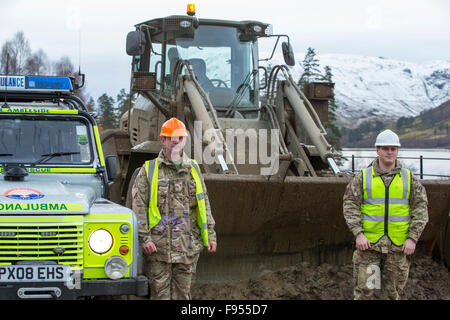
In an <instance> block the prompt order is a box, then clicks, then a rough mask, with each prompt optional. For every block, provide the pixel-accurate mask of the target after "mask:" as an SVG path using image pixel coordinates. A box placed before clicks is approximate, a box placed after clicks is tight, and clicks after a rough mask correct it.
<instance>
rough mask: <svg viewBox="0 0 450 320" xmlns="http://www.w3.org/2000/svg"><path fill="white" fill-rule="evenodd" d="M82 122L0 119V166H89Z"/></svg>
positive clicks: (85, 126)
mask: <svg viewBox="0 0 450 320" xmlns="http://www.w3.org/2000/svg"><path fill="white" fill-rule="evenodd" d="M90 145H91V143H90V135H89V133H88V126H87V124H86V123H85V122H84V121H82V120H77V119H68V120H61V119H55V118H51V117H49V118H42V117H40V118H39V119H36V118H33V117H31V118H30V117H14V118H11V117H0V163H24V164H31V163H34V164H37V165H48V164H59V165H69V164H70V165H74V164H75V165H85V164H89V163H91V162H92V160H93V157H92V150H91V147H90Z"/></svg>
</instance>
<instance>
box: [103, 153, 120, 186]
mask: <svg viewBox="0 0 450 320" xmlns="http://www.w3.org/2000/svg"><path fill="white" fill-rule="evenodd" d="M105 164H106V174H107V175H108V180H109V181H114V180H116V179H117V177H118V174H117V156H114V155H111V156H107V157H106V158H105Z"/></svg>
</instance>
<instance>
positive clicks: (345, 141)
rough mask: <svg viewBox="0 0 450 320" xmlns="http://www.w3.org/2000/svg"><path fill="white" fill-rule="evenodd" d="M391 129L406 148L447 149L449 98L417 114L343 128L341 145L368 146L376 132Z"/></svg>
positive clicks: (449, 128)
mask: <svg viewBox="0 0 450 320" xmlns="http://www.w3.org/2000/svg"><path fill="white" fill-rule="evenodd" d="M384 129H391V130H393V131H394V132H396V133H397V134H398V135H399V137H400V141H401V144H402V147H405V148H427V149H430V148H445V149H450V100H447V101H446V102H444V103H443V104H441V105H440V106H438V107H436V108H434V109H431V110H428V111H424V112H422V113H421V114H420V115H419V116H417V117H400V118H399V119H398V120H397V121H396V122H389V123H382V122H381V121H371V122H367V123H364V124H362V125H360V126H359V127H358V128H355V129H343V130H342V133H343V137H342V140H341V144H342V146H343V147H351V148H371V147H373V143H374V141H375V138H376V136H377V134H378V133H379V132H380V131H382V130H384Z"/></svg>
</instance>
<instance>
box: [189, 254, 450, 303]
mask: <svg viewBox="0 0 450 320" xmlns="http://www.w3.org/2000/svg"><path fill="white" fill-rule="evenodd" d="M191 293H192V299H196V300H200V299H206V300H215V299H217V300H235V299H242V300H259V299H266V300H278V299H283V300H299V299H301V300H351V299H353V268H352V265H344V266H336V265H330V264H322V265H320V266H312V265H310V264H309V263H307V262H304V263H302V264H300V265H297V266H291V267H289V268H284V269H281V270H278V271H267V272H265V273H263V274H262V275H260V276H259V277H257V278H254V279H249V280H246V281H238V282H228V283H213V284H194V285H193V287H192V290H191ZM401 299H402V300H439V299H442V300H450V272H449V270H448V269H447V268H446V267H445V266H444V265H442V264H439V263H437V262H436V261H434V260H432V259H431V257H428V256H420V255H415V256H413V260H412V264H411V269H410V274H409V278H408V283H407V284H406V288H405V290H404V292H403V293H402V295H401Z"/></svg>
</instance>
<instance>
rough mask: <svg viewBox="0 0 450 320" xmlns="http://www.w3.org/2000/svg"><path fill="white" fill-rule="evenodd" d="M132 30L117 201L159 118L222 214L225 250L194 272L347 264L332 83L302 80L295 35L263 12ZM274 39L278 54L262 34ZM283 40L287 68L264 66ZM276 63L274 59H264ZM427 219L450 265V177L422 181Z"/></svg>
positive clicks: (204, 277)
mask: <svg viewBox="0 0 450 320" xmlns="http://www.w3.org/2000/svg"><path fill="white" fill-rule="evenodd" d="M135 28H136V29H135V31H132V32H130V33H129V34H128V36H127V42H126V50H127V54H128V55H130V56H131V57H132V62H131V82H130V94H131V96H132V99H130V104H129V110H128V112H126V113H125V114H124V115H123V116H122V117H121V119H120V128H117V129H114V130H111V129H109V130H105V131H104V132H103V133H102V135H101V142H102V145H103V150H104V153H105V155H106V156H108V155H113V156H117V157H118V160H119V161H118V163H119V165H118V171H119V178H118V179H117V180H116V181H115V182H114V184H112V185H111V186H110V189H109V198H110V199H111V200H112V201H114V202H117V203H121V204H125V205H126V206H128V207H131V196H130V194H131V186H132V184H133V181H134V178H135V176H136V174H137V171H138V169H139V168H140V167H141V166H142V164H143V163H144V162H145V161H146V160H148V159H152V158H155V157H156V156H157V154H158V153H159V151H160V150H161V147H162V146H161V143H160V139H159V130H160V128H161V125H162V123H163V122H164V121H165V120H167V119H169V118H171V117H177V118H178V119H180V120H182V121H183V122H184V123H185V124H186V126H187V129H188V131H189V133H190V134H189V138H190V139H189V142H188V144H187V145H186V148H185V151H186V153H188V154H189V155H190V156H191V157H192V158H195V159H196V160H197V162H198V163H199V164H200V166H201V169H202V172H203V175H204V179H205V183H206V186H207V189H208V194H209V200H210V203H211V208H212V212H213V216H214V218H215V220H216V231H217V236H218V251H217V253H216V254H215V255H209V254H207V253H205V254H204V256H203V257H202V258H201V259H200V263H199V265H198V277H197V281H200V282H211V281H228V280H238V279H244V278H248V277H249V276H250V275H256V274H257V273H258V272H259V271H262V270H267V269H269V270H271V269H272V270H273V269H277V268H280V267H284V266H288V265H295V264H297V263H299V262H301V261H309V262H310V263H314V264H320V263H324V262H329V263H336V264H345V263H348V262H349V261H351V254H352V251H353V242H354V238H353V235H352V234H351V233H350V232H349V230H348V228H347V226H346V224H345V221H344V218H343V215H342V197H343V193H344V190H345V186H346V184H347V183H348V182H349V180H350V178H351V177H350V176H349V175H348V174H344V173H341V172H340V171H339V168H338V166H337V165H336V161H335V158H336V155H337V154H336V152H335V151H334V150H333V148H332V146H331V145H330V144H329V143H328V142H327V139H326V130H325V128H324V126H323V124H322V123H323V122H325V121H327V117H328V101H329V100H330V99H331V98H332V97H333V84H332V83H309V84H307V85H305V86H304V87H303V88H302V89H300V88H299V87H298V85H297V84H296V82H295V81H294V79H293V78H292V76H291V74H290V71H289V68H288V66H293V65H294V64H295V59H294V55H293V50H292V46H291V44H290V41H289V37H288V36H287V35H282V34H280V35H277V34H273V31H272V26H271V25H270V24H266V23H262V22H259V21H226V20H215V19H198V18H197V17H196V16H195V13H192V12H188V14H187V15H176V16H168V17H163V18H157V19H152V20H149V21H145V22H142V23H139V24H137V25H135ZM261 38H273V39H274V40H273V42H274V43H275V45H274V48H273V51H272V56H271V57H269V58H265V57H260V56H259V55H260V53H259V50H258V40H259V39H261ZM282 39H285V40H286V41H284V42H282V43H281V49H282V53H283V57H284V61H285V63H286V65H288V66H286V65H275V66H273V65H270V68H269V67H265V66H263V62H265V61H269V60H270V59H272V57H273V55H274V52H275V50H277V48H279V47H280V46H279V45H278V44H279V42H280V40H282ZM266 65H269V64H266ZM423 184H424V186H425V187H426V190H427V192H428V198H429V213H430V222H429V224H428V225H427V227H426V229H425V231H424V234H423V236H422V238H421V245H420V247H421V248H422V249H423V250H424V251H425V252H426V253H428V254H439V257H440V258H441V259H443V260H445V262H446V263H447V265H448V266H449V265H450V235H449V233H450V230H449V228H450V226H449V208H450V181H449V180H445V181H444V180H441V181H438V180H430V181H423Z"/></svg>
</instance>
